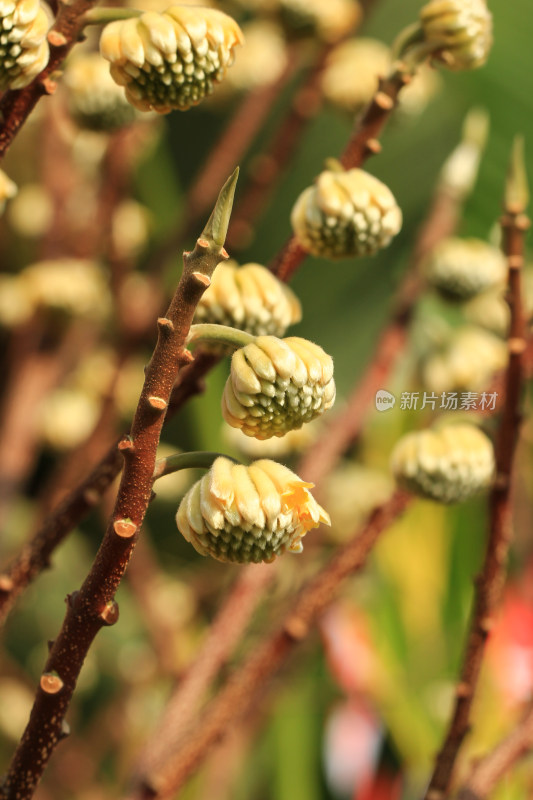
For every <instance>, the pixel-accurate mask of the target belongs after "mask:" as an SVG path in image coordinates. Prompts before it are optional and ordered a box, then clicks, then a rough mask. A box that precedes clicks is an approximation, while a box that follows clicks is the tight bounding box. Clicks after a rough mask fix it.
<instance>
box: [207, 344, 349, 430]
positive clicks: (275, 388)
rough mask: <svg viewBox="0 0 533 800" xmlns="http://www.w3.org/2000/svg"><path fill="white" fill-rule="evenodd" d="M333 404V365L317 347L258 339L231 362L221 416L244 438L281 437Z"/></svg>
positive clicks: (240, 350)
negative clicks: (237, 429) (240, 431)
mask: <svg viewBox="0 0 533 800" xmlns="http://www.w3.org/2000/svg"><path fill="white" fill-rule="evenodd" d="M334 401H335V382H334V380H333V361H332V359H331V357H330V356H328V355H327V353H325V352H324V351H323V350H322V348H321V347H319V346H318V345H316V344H313V342H309V341H307V339H300V338H299V337H296V336H293V337H289V338H287V339H277V338H276V337H275V336H258V337H257V339H256V341H255V342H254V343H253V344H247V345H246V346H245V347H241V348H240V349H239V350H236V352H235V353H234V354H233V357H232V359H231V373H230V376H229V378H228V380H227V381H226V386H225V388H224V393H223V395H222V414H223V416H224V419H225V420H226V422H228V423H229V424H230V425H231V426H233V427H234V428H241V430H242V431H243V433H245V434H246V435H247V436H253V437H255V438H256V439H269V438H270V437H271V436H284V435H285V434H286V433H287V431H290V430H293V429H294V428H300V427H301V426H302V425H303V424H304V422H309V421H310V420H312V419H314V418H315V417H317V416H318V415H319V414H322V413H323V412H324V411H326V410H327V409H328V408H330V407H331V406H332V405H333V403H334Z"/></svg>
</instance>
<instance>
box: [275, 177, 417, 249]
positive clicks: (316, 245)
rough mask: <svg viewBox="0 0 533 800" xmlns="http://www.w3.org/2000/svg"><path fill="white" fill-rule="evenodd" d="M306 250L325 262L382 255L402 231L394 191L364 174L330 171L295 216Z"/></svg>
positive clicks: (299, 202)
mask: <svg viewBox="0 0 533 800" xmlns="http://www.w3.org/2000/svg"><path fill="white" fill-rule="evenodd" d="M291 223H292V228H293V231H294V234H295V236H296V237H297V239H298V240H299V242H300V244H301V245H302V247H303V248H305V250H307V251H308V252H309V253H312V254H313V255H315V256H323V257H325V258H348V257H350V256H365V255H371V254H372V253H376V252H377V251H378V250H381V248H383V247H386V246H387V245H388V244H389V243H390V241H391V239H392V237H393V236H395V235H396V234H397V233H398V231H399V230H400V228H401V226H402V212H401V211H400V209H399V208H398V205H397V203H396V200H395V199H394V196H393V194H392V192H391V191H390V189H388V188H387V186H385V184H384V183H382V182H381V181H380V180H378V179H377V178H374V177H373V176H372V175H369V174H368V173H367V172H364V171H363V170H362V169H350V170H348V171H340V172H337V171H332V170H324V172H321V173H320V175H319V176H318V178H317V180H316V183H315V184H314V185H313V186H310V187H309V188H307V189H305V190H304V191H303V192H302V194H301V195H300V196H299V198H298V199H297V201H296V203H295V205H294V208H293V210H292V214H291Z"/></svg>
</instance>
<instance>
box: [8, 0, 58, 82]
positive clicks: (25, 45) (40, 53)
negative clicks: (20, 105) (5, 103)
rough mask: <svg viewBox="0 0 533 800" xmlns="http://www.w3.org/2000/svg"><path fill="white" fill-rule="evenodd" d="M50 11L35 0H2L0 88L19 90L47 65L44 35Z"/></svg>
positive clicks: (50, 19) (49, 20)
mask: <svg viewBox="0 0 533 800" xmlns="http://www.w3.org/2000/svg"><path fill="white" fill-rule="evenodd" d="M51 24H52V14H51V12H50V9H49V8H48V6H47V5H46V3H41V2H40V1H39V0H18V2H17V0H4V2H2V4H1V6H0V89H2V90H3V89H22V88H24V86H27V85H28V84H29V83H31V81H32V80H33V79H34V78H35V77H36V76H37V75H38V74H39V72H41V71H42V70H43V69H44V68H45V67H46V65H47V64H48V59H49V57H50V52H49V48H48V42H47V40H46V34H47V33H48V30H49V28H50V26H51Z"/></svg>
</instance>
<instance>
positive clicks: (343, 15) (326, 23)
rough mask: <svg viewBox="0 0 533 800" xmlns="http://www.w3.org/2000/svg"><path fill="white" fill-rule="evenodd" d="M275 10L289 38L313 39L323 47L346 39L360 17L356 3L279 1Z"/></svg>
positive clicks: (350, 0) (355, 0) (349, 0)
mask: <svg viewBox="0 0 533 800" xmlns="http://www.w3.org/2000/svg"><path fill="white" fill-rule="evenodd" d="M279 10H280V14H281V18H282V20H283V22H284V23H285V25H286V27H287V29H288V32H289V34H293V35H314V36H317V37H319V38H320V39H322V41H324V42H327V43H334V42H337V41H339V39H342V38H343V37H344V36H346V34H347V33H349V32H350V31H351V30H353V28H354V27H355V26H356V25H357V23H358V22H359V20H360V19H361V17H362V14H363V10H362V8H361V5H360V3H359V2H358V0H327V2H324V0H279Z"/></svg>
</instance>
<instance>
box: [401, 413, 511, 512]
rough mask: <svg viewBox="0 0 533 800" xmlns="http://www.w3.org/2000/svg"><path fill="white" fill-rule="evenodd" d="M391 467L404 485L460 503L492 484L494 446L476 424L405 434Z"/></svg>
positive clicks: (441, 499) (431, 497) (425, 493)
mask: <svg viewBox="0 0 533 800" xmlns="http://www.w3.org/2000/svg"><path fill="white" fill-rule="evenodd" d="M391 467H392V471H393V474H394V476H395V478H396V480H397V482H398V483H399V485H400V486H402V487H403V488H405V489H408V490H409V491H411V492H414V493H415V494H418V495H420V496H422V497H427V498H430V499H432V500H437V501H438V502H439V503H459V502H462V501H463V500H467V499H468V498H470V497H472V496H473V495H475V494H478V493H479V492H481V491H483V490H484V489H487V488H488V486H489V485H490V483H491V480H492V478H493V475H494V469H495V462H494V449H493V445H492V442H491V441H490V439H489V438H488V437H487V436H486V435H485V434H484V433H483V432H482V431H481V430H480V429H479V428H477V427H476V426H475V425H470V424H467V423H464V424H454V425H451V424H450V425H447V426H445V427H442V428H441V429H440V430H425V431H417V432H415V433H409V434H407V435H406V436H404V437H403V438H402V439H400V441H399V442H398V444H397V445H396V447H395V448H394V451H393V453H392V456H391Z"/></svg>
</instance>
